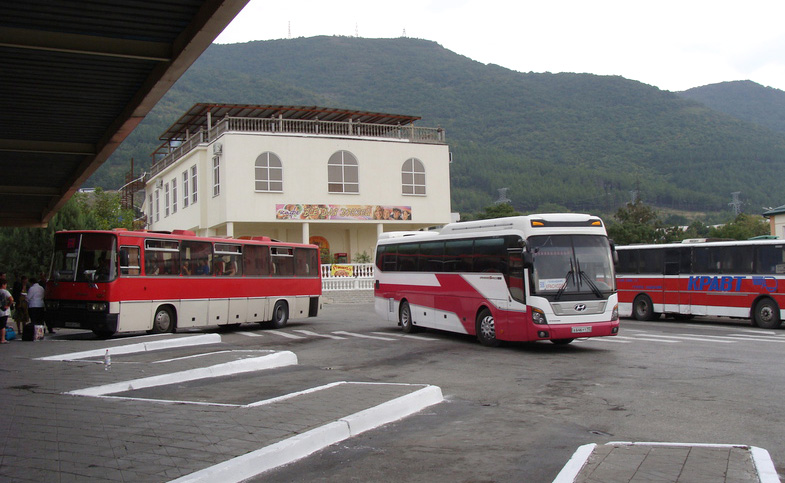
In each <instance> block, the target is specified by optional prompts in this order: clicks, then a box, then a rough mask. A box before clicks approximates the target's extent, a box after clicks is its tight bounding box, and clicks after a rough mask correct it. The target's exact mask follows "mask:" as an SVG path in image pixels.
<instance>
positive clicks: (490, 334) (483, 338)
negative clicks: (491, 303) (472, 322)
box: [476, 308, 499, 347]
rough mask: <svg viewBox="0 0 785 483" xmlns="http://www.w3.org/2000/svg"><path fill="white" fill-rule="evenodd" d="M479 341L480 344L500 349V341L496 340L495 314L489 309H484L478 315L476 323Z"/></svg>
mask: <svg viewBox="0 0 785 483" xmlns="http://www.w3.org/2000/svg"><path fill="white" fill-rule="evenodd" d="M476 330H477V340H479V341H480V344H482V345H484V346H488V347H498V345H499V339H497V338H496V323H495V322H494V320H493V314H492V313H491V311H490V310H488V309H487V308H485V309H482V310H481V311H480V313H479V314H477V322H476Z"/></svg>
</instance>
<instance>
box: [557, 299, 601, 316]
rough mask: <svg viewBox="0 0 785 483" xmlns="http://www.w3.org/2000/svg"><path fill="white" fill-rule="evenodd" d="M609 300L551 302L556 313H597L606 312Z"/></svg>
mask: <svg viewBox="0 0 785 483" xmlns="http://www.w3.org/2000/svg"><path fill="white" fill-rule="evenodd" d="M607 305H608V301H607V300H597V301H580V302H551V307H552V308H553V313H554V314H556V315H596V314H601V313H603V312H605V307H606V306H607Z"/></svg>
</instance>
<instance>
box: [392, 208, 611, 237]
mask: <svg viewBox="0 0 785 483" xmlns="http://www.w3.org/2000/svg"><path fill="white" fill-rule="evenodd" d="M511 232H513V233H516V234H519V235H521V236H522V237H523V238H528V237H529V236H532V235H557V234H570V233H585V234H590V235H603V236H605V235H607V233H606V231H605V224H604V223H603V222H602V220H601V219H600V218H599V217H598V216H592V215H587V214H582V213H543V214H535V215H526V216H511V217H507V218H491V219H487V220H475V221H460V222H457V223H450V224H447V225H444V227H442V229H441V230H439V231H415V232H404V231H400V232H387V233H382V234H381V235H380V236H379V241H380V242H381V241H383V240H390V239H396V238H397V239H400V238H409V237H411V241H415V240H426V239H430V240H432V239H435V238H440V237H447V236H449V237H450V238H456V237H459V236H479V235H487V236H494V235H505V234H507V235H508V234H510V233H511ZM407 241H408V240H407Z"/></svg>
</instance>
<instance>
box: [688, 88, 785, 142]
mask: <svg viewBox="0 0 785 483" xmlns="http://www.w3.org/2000/svg"><path fill="white" fill-rule="evenodd" d="M678 94H679V96H681V97H683V98H685V99H691V100H694V101H698V102H701V103H703V104H705V105H706V106H707V107H710V108H711V109H714V110H715V111H719V112H724V113H726V114H730V115H731V116H734V117H737V118H739V119H741V120H744V121H749V122H753V123H757V124H760V125H762V126H765V127H767V128H769V129H771V130H773V131H777V132H781V133H785V93H783V92H782V91H781V90H779V89H774V88H773V87H764V86H762V85H760V84H756V83H755V82H752V81H734V82H721V83H719V84H711V85H708V86H702V87H694V88H692V89H689V90H686V91H683V92H679V93H678Z"/></svg>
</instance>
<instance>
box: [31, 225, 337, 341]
mask: <svg viewBox="0 0 785 483" xmlns="http://www.w3.org/2000/svg"><path fill="white" fill-rule="evenodd" d="M321 293H322V283H321V275H320V269H319V249H318V247H317V246H315V245H302V244H295V243H282V242H276V241H273V240H271V239H270V238H267V237H254V238H250V239H233V238H205V237H197V236H194V233H193V232H190V231H185V230H175V231H174V232H172V233H157V232H147V231H127V230H119V229H118V230H112V231H64V232H58V233H57V234H55V249H54V256H53V258H52V268H51V271H50V275H49V280H48V282H47V286H46V320H47V324H49V325H50V326H52V327H72V328H80V329H88V330H92V331H93V332H95V333H96V334H97V335H100V336H110V335H112V334H114V333H116V332H132V331H141V330H146V331H149V332H151V333H160V332H173V331H174V330H176V329H177V328H186V327H204V326H208V325H238V324H241V323H243V322H259V323H263V324H264V325H268V326H272V327H282V326H283V325H285V324H286V322H287V320H288V319H289V316H292V317H305V316H308V317H314V316H316V314H317V312H318V309H319V296H320V295H321Z"/></svg>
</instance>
